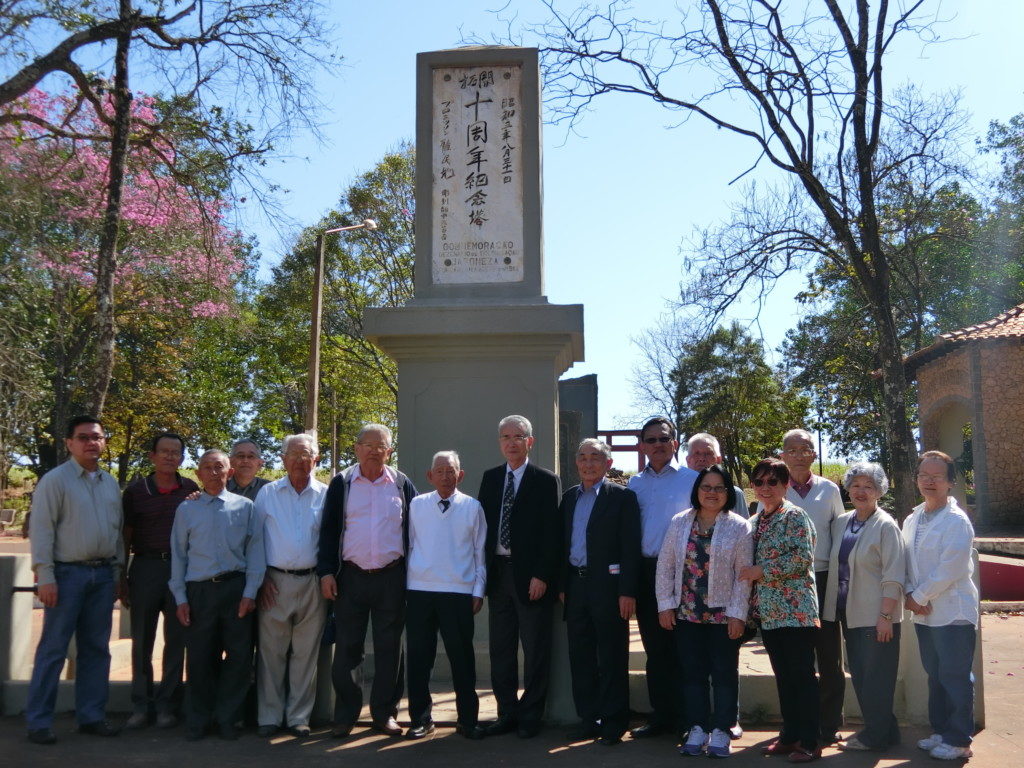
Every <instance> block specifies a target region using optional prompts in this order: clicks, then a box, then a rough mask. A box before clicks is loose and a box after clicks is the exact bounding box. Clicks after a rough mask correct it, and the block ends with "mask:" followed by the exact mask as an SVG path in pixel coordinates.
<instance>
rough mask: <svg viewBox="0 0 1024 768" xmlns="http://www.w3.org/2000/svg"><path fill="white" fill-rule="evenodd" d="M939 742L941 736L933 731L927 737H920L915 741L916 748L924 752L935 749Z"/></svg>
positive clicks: (940, 741)
mask: <svg viewBox="0 0 1024 768" xmlns="http://www.w3.org/2000/svg"><path fill="white" fill-rule="evenodd" d="M941 743H942V736H940V735H939V734H937V733H933V734H932V735H931V736H929V737H928V738H927V739H921V740H920V741H919V742H917V748H918V749H923V750H924V751H925V752H931V751H932V750H933V749H935V748H936V747H937V746H939V744H941Z"/></svg>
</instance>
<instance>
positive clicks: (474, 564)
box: [407, 475, 507, 597]
mask: <svg viewBox="0 0 1024 768" xmlns="http://www.w3.org/2000/svg"><path fill="white" fill-rule="evenodd" d="M506 477H507V475H506ZM448 501H449V502H451V504H450V505H449V507H448V509H447V511H442V510H443V508H442V505H441V503H440V502H441V496H440V495H439V494H438V492H437V491H434V492H433V493H424V494H421V495H419V496H417V497H416V498H415V499H413V500H412V503H411V504H410V505H409V563H408V581H407V586H408V588H409V589H412V590H417V591H420V592H456V593H458V594H464V595H468V594H471V595H473V597H483V596H484V587H485V586H486V583H487V568H486V565H485V563H484V542H485V541H486V539H487V521H486V518H485V517H484V509H483V507H482V506H480V502H479V501H477V500H476V499H474V498H473V497H472V496H467V495H466V494H464V493H462V491H460V490H458V489H456V490H455V492H454V493H453V494H452V495H451V496H449V497H448Z"/></svg>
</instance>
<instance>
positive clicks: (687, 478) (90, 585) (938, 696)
mask: <svg viewBox="0 0 1024 768" xmlns="http://www.w3.org/2000/svg"><path fill="white" fill-rule="evenodd" d="M104 440H105V434H104V431H103V427H102V424H101V423H100V421H99V420H97V419H95V418H92V417H76V418H75V419H73V420H72V421H71V423H70V424H69V428H68V432H67V439H66V445H67V449H68V452H69V454H70V458H69V460H68V461H67V462H65V463H64V464H62V465H61V466H60V467H58V468H57V469H55V470H53V471H52V472H50V473H48V474H47V475H45V476H44V477H43V478H42V479H41V480H40V483H39V485H38V487H37V490H36V493H35V496H34V499H33V508H32V514H31V518H30V537H31V547H32V564H33V568H34V570H35V572H36V574H37V580H38V595H39V599H40V601H41V602H42V603H43V605H44V607H45V614H44V617H45V618H44V626H43V633H42V637H41V639H40V642H39V646H38V648H37V650H36V659H35V666H34V669H33V674H32V681H31V684H30V690H29V700H28V706H27V709H26V720H27V725H28V737H29V739H30V740H31V741H33V742H36V743H41V744H47V743H53V742H54V741H56V736H55V734H54V732H53V729H52V722H53V710H54V705H55V700H56V692H57V684H58V679H59V674H60V670H61V667H62V665H63V661H64V657H65V655H66V653H67V648H68V643H69V641H70V638H71V636H72V634H74V635H75V636H76V641H77V660H78V673H77V678H76V708H75V709H76V718H77V721H78V730H79V732H81V733H85V734H92V735H98V736H113V735H115V734H116V733H117V732H118V728H116V727H115V726H114V725H112V724H111V723H110V722H109V721H108V720H107V719H106V715H105V706H106V698H107V688H108V683H107V678H108V675H109V666H110V653H109V648H108V638H109V635H110V626H111V613H112V612H111V605H112V603H113V601H114V600H115V599H116V598H117V597H120V599H121V600H122V601H123V603H124V605H125V606H126V607H130V608H131V632H132V706H133V713H132V715H131V716H130V717H129V719H128V721H127V727H129V728H143V727H146V726H148V725H150V724H155V725H156V726H157V727H163V728H168V727H173V726H174V725H176V724H177V722H178V716H179V713H180V712H181V711H182V710H183V711H184V713H185V725H186V737H187V738H189V739H201V738H203V737H204V736H205V735H206V734H207V733H208V732H209V731H210V730H211V729H213V728H216V729H218V730H219V732H220V734H221V736H222V737H224V738H227V739H234V738H237V737H238V728H239V722H240V720H242V719H243V718H244V716H245V715H244V713H245V711H246V709H247V703H246V698H247V693H248V692H249V689H250V683H251V681H252V680H253V679H255V683H256V684H255V703H254V704H252V705H250V706H252V707H253V708H254V712H255V718H256V722H257V727H258V733H259V734H260V735H261V736H268V737H269V736H273V735H275V734H277V733H278V732H279V730H280V729H282V728H286V729H288V730H289V731H290V732H291V733H292V734H294V735H296V736H300V737H301V736H306V735H308V734H309V732H310V730H309V721H310V717H311V715H312V710H313V704H314V699H315V690H316V671H317V666H318V663H317V662H318V659H319V658H320V657H321V656H322V655H324V649H325V647H326V646H328V645H329V643H330V641H331V640H333V643H334V654H333V661H332V662H331V678H332V683H333V688H334V693H335V698H334V710H333V718H332V720H333V722H332V729H331V734H332V736H335V737H339V738H341V737H345V736H347V735H348V734H349V733H351V731H352V729H353V728H354V726H355V724H356V722H357V720H358V719H359V718H360V714H361V712H362V710H363V691H362V688H361V686H360V684H359V678H358V668H359V667H360V665H361V664H362V661H363V656H364V646H365V643H366V634H367V628H368V624H369V623H370V622H371V621H372V626H373V632H372V645H373V667H374V670H373V683H372V686H371V688H370V691H369V712H370V720H371V727H372V728H373V729H374V730H377V731H379V732H382V733H385V734H388V735H392V736H398V735H402V734H403V729H402V728H401V727H400V726H399V725H398V722H397V717H398V707H399V702H400V700H401V698H402V695H403V692H404V690H405V687H406V685H407V686H408V716H409V721H410V725H409V727H408V728H407V729H405V730H404V735H405V736H406V737H407V738H411V739H419V738H424V737H426V736H429V735H430V734H431V733H433V731H434V730H435V724H434V721H433V717H432V713H431V707H432V701H431V696H430V692H429V687H428V684H429V680H430V676H431V672H432V669H433V665H434V662H435V656H436V651H437V638H438V635H440V637H441V639H442V641H443V643H444V647H445V651H446V654H447V656H448V659H449V662H450V665H451V670H452V683H453V688H454V693H455V698H456V710H457V726H456V730H457V731H458V733H460V734H461V735H463V736H465V737H466V738H469V739H474V740H475V739H482V738H485V737H493V736H498V735H501V734H505V733H510V732H515V733H517V734H518V736H519V737H521V738H531V737H533V736H536V735H537V734H538V733H539V732H540V730H541V727H542V720H543V716H544V712H545V704H546V700H547V692H548V684H549V679H550V671H551V652H552V638H553V632H554V631H555V627H556V626H557V624H556V618H557V617H558V614H559V613H560V614H561V618H562V619H563V620H564V625H565V631H566V633H567V638H568V644H569V658H570V671H571V677H572V693H573V699H574V703H575V706H576V710H577V714H578V715H579V718H580V722H579V723H578V725H577V726H576V727H575V728H573V729H572V731H571V732H570V733H569V737H570V738H571V739H573V740H581V739H594V740H597V741H598V742H600V743H601V744H604V745H609V746H611V745H615V744H617V743H619V742H620V741H621V740H622V738H623V736H624V734H625V733H626V731H627V728H628V726H629V713H630V709H629V680H628V659H629V621H630V619H632V618H633V617H634V616H635V617H636V620H637V623H638V626H639V630H640V635H641V639H642V642H643V645H644V649H645V652H646V658H647V663H646V672H647V686H648V693H649V698H650V703H651V710H652V711H651V714H650V716H649V718H648V720H647V722H646V723H644V724H642V725H640V726H639V727H636V728H633V730H632V731H631V735H632V737H633V738H637V739H639V738H646V737H653V736H658V735H660V734H663V733H665V734H669V735H671V736H673V737H678V738H679V741H680V747H679V751H680V753H681V754H683V755H699V754H706V755H707V756H709V757H717V758H724V757H728V756H729V754H730V751H731V747H730V742H731V741H732V740H734V739H736V738H739V737H740V736H741V735H742V730H741V729H740V727H739V724H738V695H739V674H738V662H739V649H740V645H741V643H742V642H743V641H744V640H745V639H748V638H749V637H750V636H752V634H753V633H754V632H755V631H757V630H760V633H761V636H762V638H763V642H764V646H765V648H766V650H767V652H768V655H769V658H770V660H771V664H772V669H773V671H774V673H775V677H776V682H777V688H778V695H779V703H780V709H781V713H782V719H783V726H782V730H781V732H780V734H779V736H778V738H777V739H775V740H774V741H772V742H771V743H770V744H769V745H768V746H766V747H765V748H764V750H763V751H764V752H765V754H768V755H785V756H787V758H788V760H789V761H790V762H809V761H812V760H814V759H816V758H817V757H819V756H820V754H821V749H822V747H823V746H827V745H830V744H836V743H839V744H840V746H841V748H845V749H850V750H862V749H870V750H882V749H885V748H886V747H888V746H889V745H891V744H895V743H897V742H898V740H899V729H898V727H897V724H896V719H895V716H894V715H893V695H894V688H895V682H896V674H897V667H898V662H899V640H900V619H901V617H902V615H903V607H904V605H905V606H906V608H907V609H908V610H909V611H911V612H912V613H913V615H914V621H915V623H916V629H917V634H918V641H919V643H920V646H921V658H922V661H923V663H924V667H925V670H926V671H927V673H928V678H929V717H930V720H931V724H932V730H933V731H934V733H933V734H932V735H931V736H930V737H929V738H928V739H924V740H922V741H921V742H920V743H919V746H920V747H921V748H922V749H927V750H928V751H929V752H930V753H931V754H932V756H933V757H939V758H946V759H954V758H959V757H965V756H969V755H970V748H969V745H970V742H971V735H972V732H973V708H972V707H973V688H972V682H971V680H972V678H971V675H970V670H971V658H972V657H973V645H974V642H975V638H976V626H977V622H978V607H977V602H978V598H977V591H976V590H975V589H974V586H973V583H972V582H971V568H972V565H971V547H972V539H973V530H972V529H971V525H970V522H969V520H968V518H967V516H966V515H965V514H964V513H963V511H962V510H960V509H959V507H958V506H957V504H956V502H955V500H954V499H953V497H952V496H951V495H950V491H951V489H952V487H953V483H954V482H955V467H954V464H953V462H952V460H951V459H950V458H949V457H948V456H946V455H945V454H941V453H939V452H935V451H930V452H927V453H925V454H923V455H922V456H921V459H920V463H919V468H918V476H917V478H918V487H919V489H920V491H921V494H922V496H923V497H924V499H925V501H924V503H923V504H922V505H921V506H919V507H917V508H915V510H914V511H913V513H912V514H911V515H910V516H909V517H908V518H907V520H906V521H905V523H904V526H903V529H902V531H901V530H900V528H899V526H898V525H897V523H896V521H895V520H894V519H893V518H892V517H891V516H890V515H889V514H888V513H887V512H885V511H884V510H882V509H880V508H879V507H878V501H879V499H880V498H881V497H882V496H883V495H884V493H885V492H886V490H887V481H886V478H885V475H884V472H883V471H882V469H881V467H879V466H878V465H877V464H870V463H857V464H854V465H852V466H851V467H850V468H849V469H848V470H847V472H846V476H845V478H844V484H845V486H846V488H847V490H848V492H849V495H850V499H851V501H852V502H853V506H854V510H853V511H852V512H845V510H844V506H843V503H842V499H841V495H840V492H839V489H838V487H837V486H836V485H835V484H833V483H831V482H830V481H828V480H826V479H825V478H822V477H820V476H817V475H814V474H813V473H812V472H811V466H812V463H813V461H814V458H815V456H816V453H815V451H814V445H813V442H812V440H811V436H810V435H809V434H808V433H807V432H805V431H804V430H792V431H790V432H789V433H787V434H786V435H785V437H784V441H783V446H782V453H781V459H776V458H768V459H764V460H762V461H761V462H759V463H758V464H757V465H756V466H755V467H754V469H753V471H752V473H751V482H752V484H753V486H754V491H755V495H756V499H757V501H756V504H751V505H750V507H749V509H748V505H747V504H746V502H745V499H744V496H743V493H742V491H741V490H740V489H739V488H738V487H736V486H735V484H734V481H733V479H732V478H731V477H730V474H729V472H728V471H727V470H726V469H725V468H724V467H723V465H722V456H721V449H720V446H719V443H718V441H717V440H716V439H715V438H714V437H713V436H712V435H709V434H706V433H700V434H696V435H693V436H692V437H691V438H690V439H689V441H688V443H687V450H686V457H685V466H684V465H682V464H680V463H679V462H678V461H677V453H678V450H679V442H678V440H677V436H676V430H675V426H674V424H673V423H672V422H671V421H670V420H669V419H667V418H661V417H659V418H655V419H651V420H650V421H648V422H647V423H646V424H644V425H643V427H642V429H641V432H640V442H639V447H640V450H641V451H642V453H643V454H644V455H645V457H646V459H647V464H646V467H645V468H644V470H643V471H641V472H639V473H638V474H636V475H635V476H633V477H632V478H630V480H629V483H628V487H623V486H621V485H619V484H617V483H615V482H612V481H611V480H609V479H608V477H607V473H608V470H609V469H610V467H611V465H612V458H611V448H610V447H609V446H608V445H607V444H605V443H604V442H602V441H601V440H598V439H594V438H588V439H585V440H583V441H582V442H581V443H580V444H579V446H578V447H577V450H576V453H575V464H576V469H577V472H578V474H579V477H580V483H579V485H577V486H574V487H573V488H570V489H568V490H567V491H566V492H565V493H564V494H561V493H560V487H559V480H558V478H557V477H556V476H555V475H554V474H553V473H552V472H550V471H549V470H546V469H544V468H542V467H539V466H537V465H536V464H535V463H533V462H531V461H530V459H529V454H530V451H531V449H532V447H533V444H534V436H533V430H532V425H531V424H530V422H529V420H528V419H527V418H525V417H523V416H518V415H511V416H507V417H505V418H504V419H502V420H501V421H500V423H499V425H498V446H499V449H500V451H501V454H502V456H503V458H504V460H505V461H504V463H502V464H500V465H499V466H496V467H494V468H493V469H490V470H488V471H486V472H485V473H484V474H483V477H482V480H481V484H480V488H479V492H478V493H477V495H476V497H475V498H474V497H471V496H469V495H467V494H465V493H463V492H462V491H461V490H460V489H459V483H460V482H461V480H462V479H463V476H464V473H463V471H462V468H461V462H460V458H459V456H458V454H457V453H456V452H455V451H451V450H444V451H439V452H438V453H437V454H435V455H434V457H433V460H432V462H431V466H430V469H429V471H428V472H427V480H428V482H429V483H430V485H431V486H432V487H433V489H434V490H433V491H432V492H430V493H425V494H418V493H417V490H416V488H415V486H414V484H413V482H412V481H411V480H410V478H408V477H407V476H406V475H404V474H403V473H402V472H400V471H399V470H397V469H396V468H394V467H392V466H391V465H390V464H389V459H390V456H391V452H392V435H391V432H390V430H389V429H388V428H387V427H385V426H383V425H379V424H367V425H365V426H364V427H363V428H362V429H361V430H360V432H359V434H358V435H357V437H356V441H355V445H354V452H355V455H356V460H357V461H356V463H355V464H354V465H352V466H351V467H349V468H348V469H346V470H344V471H342V472H341V473H339V474H338V475H337V476H335V477H334V478H333V479H332V480H331V482H330V484H329V485H325V484H324V483H321V482H319V481H318V480H316V478H315V476H314V470H315V468H316V465H317V462H318V460H319V457H318V450H317V445H316V443H315V441H314V440H313V439H312V438H311V437H310V436H308V435H291V436H289V437H287V438H285V440H284V441H283V445H282V459H283V464H284V469H285V475H284V476H283V477H282V478H280V479H279V480H276V481H274V482H268V481H267V480H265V479H262V478H260V477H258V476H257V472H258V471H259V469H260V468H261V466H262V457H261V455H260V449H259V447H258V446H257V445H256V444H255V443H254V442H252V441H247V440H243V441H240V442H238V443H236V444H235V445H234V446H232V448H231V451H230V453H225V452H223V451H220V450H209V451H206V452H205V453H203V454H202V455H201V456H200V457H199V462H198V469H197V472H196V474H197V477H198V480H199V484H198V485H197V484H195V483H193V482H192V481H190V480H188V479H187V478H185V477H183V476H181V474H180V473H179V472H178V468H179V467H180V465H181V463H182V460H183V458H184V455H185V444H184V441H183V440H182V438H181V437H179V436H178V435H175V434H172V433H163V434H160V435H157V436H156V437H155V438H154V440H153V442H152V446H151V449H152V450H151V452H150V461H151V462H152V465H153V472H152V474H150V475H148V476H147V477H144V478H140V479H138V480H136V481H135V482H133V483H132V484H130V485H129V486H128V487H127V488H126V489H125V490H124V492H123V494H122V493H121V492H120V491H119V489H118V486H117V483H116V481H115V480H114V478H113V477H111V476H110V475H109V474H107V473H106V472H104V471H103V470H102V469H100V468H99V458H100V455H101V453H102V451H103V448H104ZM748 512H752V513H753V514H752V516H750V519H748ZM126 555H130V556H131V559H130V565H129V566H128V568H127V570H125V569H124V564H125V560H126ZM122 572H123V573H124V575H123V576H122V575H121V574H122ZM485 597H486V598H487V605H488V612H487V617H488V618H487V620H488V630H489V656H490V668H491V688H492V690H493V693H494V697H495V700H496V703H497V710H498V711H497V719H496V720H494V721H491V722H489V723H481V722H479V719H478V714H479V701H478V698H477V693H476V682H477V680H476V667H475V654H474V647H473V636H474V617H475V615H476V614H477V613H478V612H479V611H480V610H481V608H482V606H483V603H484V598H485ZM161 614H162V615H163V617H164V653H163V662H162V663H163V667H162V674H161V676H160V681H159V683H158V684H157V683H155V682H154V675H153V668H152V654H153V646H154V642H155V635H156V628H157V622H158V618H159V617H160V615H161ZM331 616H333V620H332V619H331ZM403 637H404V639H405V643H404V647H403ZM844 637H845V645H846V652H847V658H848V661H849V667H850V671H851V676H852V680H853V685H854V688H855V691H856V694H857V698H858V702H859V704H860V708H861V711H862V713H863V719H864V727H863V728H862V729H861V730H860V731H859V732H858V733H856V734H854V735H853V736H850V737H848V738H847V739H845V742H844V741H843V739H842V737H841V736H840V734H839V728H840V727H841V726H842V719H843V714H842V704H843V696H844V685H845V676H844V673H843V667H842V647H843V638H844ZM254 648H255V652H254ZM520 648H521V649H522V657H523V664H522V674H521V676H520V666H519V662H518V653H519V649H520ZM186 651H187V652H186ZM254 659H255V663H254ZM183 669H185V670H186V671H187V680H188V685H187V686H183V685H182V673H183ZM520 681H521V683H522V684H520ZM520 690H521V691H522V692H521V693H520ZM183 692H184V695H183Z"/></svg>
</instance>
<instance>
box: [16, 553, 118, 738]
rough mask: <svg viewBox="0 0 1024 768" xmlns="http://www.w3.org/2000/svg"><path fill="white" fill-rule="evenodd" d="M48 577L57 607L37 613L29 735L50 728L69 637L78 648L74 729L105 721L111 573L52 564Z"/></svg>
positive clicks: (103, 568)
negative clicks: (39, 633)
mask: <svg viewBox="0 0 1024 768" xmlns="http://www.w3.org/2000/svg"><path fill="white" fill-rule="evenodd" d="M54 575H55V576H56V579H57V605H55V606H54V607H53V608H44V609H43V634H42V636H41V637H40V638H39V645H38V646H37V647H36V657H35V664H34V666H33V667H32V682H31V683H30V684H29V689H28V702H27V704H26V706H25V720H26V723H27V725H28V729H29V730H30V731H35V730H38V729H40V728H49V727H50V726H52V725H53V708H54V706H56V703H57V686H58V684H59V683H60V671H61V669H62V668H63V666H64V658H65V657H66V656H67V652H68V643H69V642H70V641H71V636H72V635H74V636H75V642H76V645H77V648H78V656H77V672H76V678H75V717H76V719H77V720H78V722H79V724H85V723H96V722H99V721H101V720H103V719H104V718H105V717H106V707H107V690H108V685H109V679H110V623H111V617H112V615H113V605H114V571H113V568H112V567H111V566H109V565H106V566H101V567H98V568H95V567H89V566H84V565H73V564H70V563H58V564H56V565H55V566H54Z"/></svg>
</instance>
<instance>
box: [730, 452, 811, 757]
mask: <svg viewBox="0 0 1024 768" xmlns="http://www.w3.org/2000/svg"><path fill="white" fill-rule="evenodd" d="M750 477H751V482H752V483H753V485H754V492H755V494H756V495H757V499H758V501H760V502H761V504H762V505H763V507H764V509H763V510H762V511H761V512H760V513H759V514H757V515H755V516H754V517H753V518H752V519H751V521H750V526H751V528H752V529H753V533H754V564H753V565H752V566H749V567H747V568H743V569H742V570H741V571H740V578H741V579H744V580H747V581H751V582H753V583H754V592H753V599H752V600H751V610H752V611H753V616H754V619H755V620H756V621H757V622H758V623H759V624H760V627H761V638H762V639H763V640H764V647H765V650H766V651H768V658H769V660H770V661H771V663H772V671H773V672H774V673H775V686H776V688H777V690H778V692H779V709H780V710H781V711H782V731H781V732H780V733H779V736H778V738H777V739H775V740H774V741H773V742H772V743H771V744H769V745H768V746H767V747H765V748H764V749H763V752H764V754H766V755H787V756H788V758H789V762H791V763H809V762H811V761H812V760H816V759H818V758H819V757H821V747H819V746H818V678H817V676H816V675H815V672H814V639H815V635H816V633H817V631H818V627H819V626H820V624H819V621H818V598H817V594H816V593H815V590H814V571H813V567H814V538H815V537H814V526H813V525H812V523H811V520H810V518H808V517H807V514H806V513H805V512H804V511H803V510H802V509H800V508H799V507H797V506H794V505H793V504H792V503H791V502H789V501H787V500H786V487H787V485H788V483H789V470H788V469H786V465H785V464H783V463H782V462H781V461H780V460H779V459H763V460H762V461H760V462H758V464H757V466H755V467H754V471H753V472H752V473H751V476H750Z"/></svg>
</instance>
